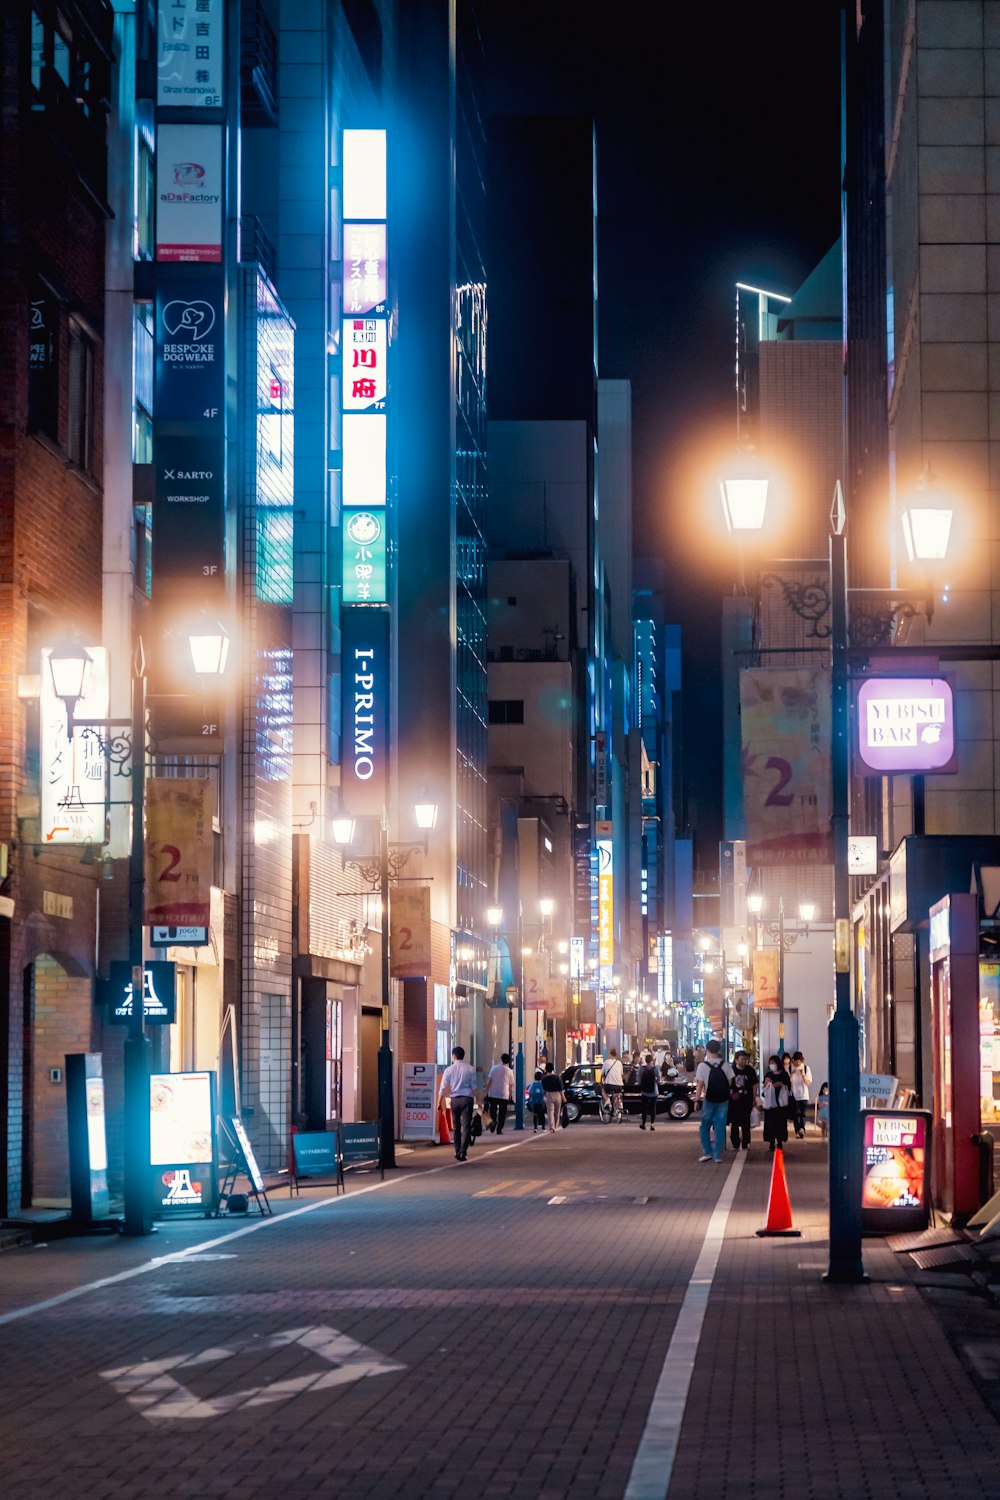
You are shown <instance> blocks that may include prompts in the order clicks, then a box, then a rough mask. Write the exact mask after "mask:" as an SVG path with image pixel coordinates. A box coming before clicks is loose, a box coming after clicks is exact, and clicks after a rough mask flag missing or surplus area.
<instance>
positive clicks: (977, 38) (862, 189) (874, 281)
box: [845, 0, 1000, 1119]
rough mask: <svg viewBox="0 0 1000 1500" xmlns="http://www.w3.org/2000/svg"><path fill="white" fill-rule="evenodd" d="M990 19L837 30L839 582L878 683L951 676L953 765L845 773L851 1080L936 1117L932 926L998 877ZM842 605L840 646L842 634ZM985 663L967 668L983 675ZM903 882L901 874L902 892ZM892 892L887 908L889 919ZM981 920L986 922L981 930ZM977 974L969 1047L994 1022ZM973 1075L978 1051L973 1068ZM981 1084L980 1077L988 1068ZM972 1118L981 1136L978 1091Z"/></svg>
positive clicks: (948, 13) (884, 1)
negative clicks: (942, 550)
mask: <svg viewBox="0 0 1000 1500" xmlns="http://www.w3.org/2000/svg"><path fill="white" fill-rule="evenodd" d="M998 24H1000V23H998V17H997V14H996V7H995V6H994V5H991V4H986V3H982V0H960V3H957V4H949V5H934V4H927V3H918V4H916V5H905V4H902V3H896V0H865V3H863V4H862V5H860V6H859V7H858V15H857V24H856V25H855V26H852V27H849V28H848V33H847V50H846V71H845V98H846V147H847V149H846V162H845V167H846V171H845V188H846V226H847V232H846V243H847V255H846V286H847V330H846V331H847V349H848V359H847V431H848V466H847V473H848V485H847V501H848V517H849V526H850V532H849V535H850V544H849V547H850V552H849V568H850V581H851V583H852V585H853V584H855V583H863V584H865V585H869V586H875V587H879V588H881V589H882V590H883V591H884V597H885V600H886V603H885V606H884V608H883V610H882V618H883V626H884V628H883V630H882V633H881V636H880V644H881V645H882V646H883V647H884V650H883V655H882V660H881V662H880V663H879V667H880V670H881V671H883V672H892V671H894V670H895V671H897V672H902V671H904V670H906V667H907V665H909V670H911V671H914V670H916V668H915V667H914V666H913V665H912V664H907V663H906V658H905V656H904V655H903V653H902V652H900V654H899V655H898V656H897V657H896V661H898V662H899V663H900V666H899V667H896V666H895V663H894V661H893V651H894V649H895V648H898V647H904V648H908V652H909V654H910V655H913V654H916V655H918V656H919V657H921V658H922V667H923V675H926V674H927V673H933V674H934V675H938V674H940V675H941V676H946V677H947V678H948V680H949V682H950V684H951V686H952V689H953V692H954V709H955V757H954V762H953V764H952V767H951V768H950V769H949V770H948V771H947V772H945V773H928V774H920V773H919V772H918V773H916V774H911V773H912V772H913V767H912V765H911V766H910V768H909V770H907V769H905V768H903V769H901V770H900V771H899V772H898V773H896V774H891V775H890V774H878V773H877V772H873V771H872V770H870V769H869V768H868V767H867V766H865V765H863V764H861V762H860V760H856V762H855V779H854V786H853V797H852V832H858V833H864V834H867V835H869V836H872V837H874V838H875V839H876V841H877V849H878V855H879V857H878V868H877V872H876V873H875V875H874V878H873V877H872V875H868V876H866V877H864V878H861V879H858V880H857V882H856V887H855V892H854V894H855V900H856V902H857V905H856V912H857V915H858V920H857V921H856V923H855V932H854V937H855V944H854V947H855V953H856V968H855V976H854V979H855V999H856V1006H857V1010H858V1015H859V1020H860V1022H861V1026H862V1037H863V1046H864V1061H865V1063H866V1064H867V1065H869V1066H871V1067H875V1068H882V1069H884V1070H885V1071H887V1072H892V1073H895V1074H897V1075H898V1076H899V1078H900V1080H901V1081H902V1082H903V1083H904V1084H905V1085H906V1086H908V1087H911V1088H914V1089H915V1091H916V1094H917V1096H918V1098H919V1099H920V1100H921V1102H924V1103H929V1102H931V1092H932V1079H933V1076H934V1066H935V1064H934V1048H933V1030H934V1014H935V1013H934V1012H933V1010H932V996H931V993H930V986H929V976H930V958H929V953H930V942H931V940H930V934H929V924H928V911H929V907H930V906H931V905H932V904H933V903H934V902H935V901H937V900H938V899H940V898H941V897H943V896H944V895H946V894H948V893H949V892H951V891H968V890H969V888H970V871H971V870H972V867H973V866H974V865H976V864H978V863H980V862H982V861H986V862H987V863H995V862H996V861H997V859H998V858H1000V844H998V842H997V835H998V834H1000V822H998V818H1000V799H998V788H997V775H996V765H995V746H996V740H997V733H998V726H997V721H996V704H995V693H994V692H993V688H994V686H995V683H994V675H995V668H994V667H991V666H990V664H989V658H990V657H991V656H992V655H994V654H995V651H996V643H997V625H996V620H997V601H998V591H1000V578H998V575H997V561H996V557H995V547H994V543H993V539H994V535H995V520H994V516H995V513H996V493H995V491H996V486H997V474H996V466H995V441H996V431H995V429H994V426H993V417H994V414H995V410H994V407H995V403H994V397H993V374H994V370H995V367H996V358H997V353H998V339H1000V329H998V326H997V323H996V318H995V300H996V299H995V295H994V294H995V292H996V290H997V286H998V283H997V276H998V274H1000V273H998V267H997V262H996V254H997V251H996V238H997V235H996V224H995V215H994V204H995V199H994V197H993V196H992V189H993V178H992V171H993V168H992V154H993V152H994V150H995V147H994V142H995V140H996V134H995V126H994V124H993V111H994V96H995V83H994V79H993V62H992V60H993V58H994V56H995V50H994V49H995V48H996V46H997V45H998V38H1000V32H998ZM921 484H923V488H924V491H925V492H926V491H927V490H930V491H937V492H938V493H939V494H941V495H943V496H944V497H945V499H946V502H947V503H949V504H952V505H953V506H954V521H953V523H952V529H951V540H950V546H949V550H948V554H947V561H946V563H945V565H944V567H943V568H940V569H937V570H936V571H928V570H925V569H918V568H915V567H914V566H913V565H912V564H911V563H910V561H909V559H908V558H907V555H906V549H905V547H904V545H903V543H904V536H903V531H902V526H901V517H902V514H903V512H904V510H905V508H906V507H907V505H908V503H909V502H910V500H911V499H913V498H914V496H915V495H918V494H919V492H920V488H921ZM853 615H854V610H853V607H852V631H853V632H854V634H855V637H857V630H856V628H855V625H854V619H853ZM984 657H985V658H987V659H983V658H984ZM904 870H908V871H909V874H908V875H906V874H904ZM890 887H891V888H892V890H893V891H894V892H895V894H894V897H893V900H892V902H891V903H890V901H889V892H890ZM987 915H989V913H987ZM991 993H992V992H991V990H990V988H989V983H988V981H987V980H986V979H985V975H984V988H983V991H982V997H983V1001H984V1009H983V1014H982V1026H983V1030H984V1035H988V1036H990V1037H992V1035H993V1034H994V1032H995V1030H996V1028H997V1026H998V1024H1000V1010H998V1009H997V1007H996V1006H995V1005H994V1006H992V1007H991V1006H990V1003H989V1002H990V995H991ZM984 1058H985V1053H984ZM983 1067H984V1068H985V1071H986V1074H987V1075H988V1074H989V1065H988V1063H986V1062H985V1061H984V1062H983ZM981 1093H982V1095H983V1110H984V1115H983V1117H984V1119H987V1118H989V1119H995V1118H996V1115H997V1107H996V1105H995V1103H994V1101H993V1098H992V1093H993V1085H992V1081H991V1080H990V1081H989V1082H987V1081H985V1079H984V1081H983V1083H982V1086H981Z"/></svg>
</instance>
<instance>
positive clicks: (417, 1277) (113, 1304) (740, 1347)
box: [0, 1121, 1000, 1500]
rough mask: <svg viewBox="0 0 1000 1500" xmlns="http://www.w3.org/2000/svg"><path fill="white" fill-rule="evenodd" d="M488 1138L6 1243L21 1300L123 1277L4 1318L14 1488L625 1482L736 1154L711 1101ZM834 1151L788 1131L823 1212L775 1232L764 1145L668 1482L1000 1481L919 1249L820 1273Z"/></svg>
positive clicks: (141, 1492)
mask: <svg viewBox="0 0 1000 1500" xmlns="http://www.w3.org/2000/svg"><path fill="white" fill-rule="evenodd" d="M508 1135H509V1142H508ZM487 1140H488V1144H480V1145H479V1146H477V1147H476V1148H475V1151H474V1153H473V1160H471V1161H470V1163H469V1164H468V1165H466V1166H458V1165H455V1164H453V1162H452V1160H451V1157H450V1153H448V1152H447V1149H446V1148H443V1149H441V1150H438V1151H430V1150H423V1151H414V1152H412V1153H410V1154H409V1155H407V1156H402V1157H401V1158H400V1162H401V1166H400V1169H399V1171H398V1172H397V1173H396V1174H395V1175H394V1177H393V1180H392V1181H391V1182H387V1184H386V1186H385V1187H377V1186H374V1185H375V1184H377V1178H371V1177H358V1178H357V1179H355V1180H354V1182H353V1183H352V1185H351V1190H350V1192H349V1193H348V1195H347V1197H346V1198H343V1199H341V1201H340V1202H339V1203H334V1202H332V1201H329V1200H330V1198H331V1191H330V1190H321V1189H318V1188H313V1189H311V1190H310V1191H309V1192H308V1193H304V1194H303V1197H302V1198H301V1199H296V1200H292V1201H291V1203H289V1201H288V1199H287V1195H286V1194H285V1193H284V1192H283V1193H281V1194H279V1195H277V1196H276V1198H275V1204H276V1208H277V1209H278V1214H277V1216H276V1218H275V1220H274V1221H272V1222H268V1223H267V1224H265V1225H264V1226H263V1227H261V1228H259V1229H257V1228H253V1226H255V1225H256V1224H258V1223H260V1221H259V1220H256V1219H249V1220H237V1221H232V1222H226V1221H224V1220H222V1221H212V1222H208V1223H206V1221H204V1220H191V1221H190V1222H189V1223H187V1224H184V1225H177V1224H175V1225H172V1226H170V1227H169V1228H168V1229H164V1230H161V1231H160V1232H159V1233H158V1235H157V1236H156V1238H155V1240H154V1241H153V1242H152V1243H150V1242H131V1243H129V1242H123V1241H120V1240H117V1239H114V1238H99V1239H96V1238H92V1239H76V1240H72V1241H64V1242H61V1243H60V1242H53V1243H52V1244H50V1245H49V1246H48V1247H47V1248H44V1249H42V1248H30V1249H23V1250H22V1249H18V1250H11V1251H8V1252H6V1253H4V1254H3V1255H2V1256H0V1316H2V1315H3V1314H10V1313H12V1312H17V1310H18V1309H24V1308H29V1307H31V1306H32V1305H34V1304H36V1303H39V1302H42V1301H43V1300H44V1299H53V1298H56V1297H58V1296H60V1294H64V1293H66V1292H70V1291H72V1289H73V1288H75V1287H80V1286H84V1285H85V1284H87V1283H91V1282H95V1281H105V1282H106V1283H107V1284H105V1285H103V1286H97V1287H92V1288H91V1289H89V1290H86V1291H84V1292H83V1294H82V1295H79V1296H75V1297H70V1298H68V1299H67V1300H63V1301H61V1302H58V1303H56V1304H55V1305H52V1306H50V1307H47V1308H41V1309H38V1310H35V1311H33V1312H30V1313H29V1314H28V1315H27V1316H24V1317H16V1318H14V1319H13V1320H9V1319H8V1320H6V1321H4V1322H3V1323H0V1350H2V1358H0V1454H2V1459H0V1495H2V1496H3V1500H29V1497H30V1500H112V1497H113V1500H139V1497H144V1500H145V1497H152V1496H178V1497H183V1500H208V1497H212V1500H216V1497H234V1500H235V1497H237V1496H239V1497H249V1500H253V1497H271V1496H280V1497H281V1500H297V1497H300V1496H301V1497H305V1496H344V1497H349V1500H390V1497H392V1500H395V1497H398V1496H406V1497H407V1500H417V1497H421V1496H430V1495H435V1496H444V1497H446V1496H449V1495H459V1494H461V1495H462V1496H463V1497H464V1496H468V1495H473V1496H476V1497H493V1496H496V1497H500V1496H508V1495H515V1496H517V1497H519V1500H557V1497H562V1496H569V1495H572V1496H574V1497H577V1496H581V1495H586V1496H587V1497H596V1500H620V1497H622V1496H624V1494H625V1492H626V1487H627V1485H628V1483H629V1476H630V1473H631V1470H632V1464H633V1460H634V1457H635V1454H636V1450H637V1448H638V1446H639V1443H640V1440H641V1439H642V1436H643V1432H644V1429H645V1427H646V1422H647V1416H648V1413H649V1409H650V1403H651V1400H652V1398H653V1393H654V1390H655V1389H656V1386H657V1381H658V1379H659V1377H660V1372H661V1368H662V1367H663V1363H664V1357H665V1355H666V1352H667V1349H668V1346H669V1345H670V1340H671V1336H672V1334H673V1331H674V1326H675V1322H676V1319H677V1315H678V1310H679V1308H680V1306H681V1303H682V1301H683V1299H684V1296H685V1293H686V1291H687V1288H688V1284H689V1282H690V1279H691V1275H692V1271H693V1268H694V1265H695V1262H696V1261H697V1259H698V1255H699V1252H700V1250H701V1247H702V1244H703V1242H704V1240H705V1235H706V1230H707V1227H708V1221H709V1217H710V1215H711V1212H712V1209H713V1208H714V1206H715V1203H716V1200H717V1199H718V1197H719V1194H720V1192H721V1191H722V1188H723V1184H724V1183H725V1182H726V1180H727V1178H728V1176H729V1171H730V1166H729V1165H728V1163H731V1162H732V1160H733V1158H732V1157H729V1158H727V1166H726V1168H725V1169H723V1168H718V1167H715V1166H712V1165H711V1164H709V1165H701V1164H699V1163H698V1161H697V1156H698V1146H697V1135H696V1130H695V1127H694V1125H693V1124H692V1123H688V1124H683V1125H664V1126H662V1127H661V1128H660V1129H658V1130H657V1132H656V1134H655V1136H650V1135H649V1134H646V1135H643V1134H641V1133H640V1132H639V1130H638V1128H637V1126H636V1125H635V1124H634V1123H630V1124H627V1125H624V1126H620V1127H616V1126H612V1127H603V1126H601V1125H599V1124H597V1123H596V1122H589V1121H588V1122H584V1123H582V1124H580V1125H578V1126H575V1127H573V1128H572V1129H570V1130H569V1131H565V1132H562V1133H560V1134H559V1135H558V1136H556V1137H554V1138H553V1137H549V1136H542V1137H539V1138H537V1139H533V1138H532V1137H531V1135H530V1133H529V1134H528V1135H527V1137H526V1138H522V1139H520V1140H519V1138H518V1137H516V1136H515V1135H513V1134H510V1133H509V1132H508V1134H507V1135H505V1137H504V1141H503V1143H502V1146H503V1147H504V1148H507V1149H498V1147H497V1143H495V1142H492V1141H489V1138H487ZM515 1142H516V1143H517V1144H514V1143H515ZM509 1147H512V1149H510V1148H509ZM823 1151H824V1148H823V1147H822V1145H821V1144H820V1143H819V1142H818V1141H808V1142H805V1143H798V1142H793V1143H791V1145H790V1148H789V1151H788V1176H789V1183H790V1190H791V1196H792V1205H793V1209H794V1211H795V1215H796V1222H797V1224H798V1225H799V1227H801V1228H802V1229H803V1231H804V1232H803V1237H802V1238H801V1239H797V1240H796V1239H788V1240H759V1239H757V1238H756V1237H755V1236H754V1232H753V1231H754V1229H756V1228H758V1227H759V1226H760V1225H761V1224H762V1223H763V1221H764V1206H765V1201H766V1196H767V1187H768V1182H769V1174H770V1165H769V1160H768V1158H767V1156H766V1154H765V1153H764V1152H763V1151H761V1150H760V1148H759V1147H755V1149H754V1150H752V1151H751V1153H750V1155H749V1158H748V1160H747V1161H746V1162H745V1164H744V1169H743V1171H742V1175H741V1177H740V1179H739V1183H738V1187H737V1193H736V1198H735V1202H734V1205H733V1209H732V1212H731V1213H730V1216H729V1220H728V1225H727V1229H726V1239H725V1243H724V1245H723V1247H722V1252H721V1256H720V1259H719V1264H718V1270H717V1273H716V1279H715V1283H714V1285H713V1288H712V1292H711V1296H710V1299H709V1305H708V1310H707V1314H706V1317H705V1321H704V1327H703V1330H702V1337H701V1342H700V1346H699V1347H698V1351H697V1358H696V1361H695V1365H694V1372H693V1378H692V1382H691V1387H690V1395H689V1399H688V1401H687V1406H686V1409H685V1412H684V1420H683V1426H682V1428H681V1436H680V1443H679V1449H678V1452H677V1458H676V1463H675V1465H674V1468H673V1475H672V1480H671V1483H670V1488H669V1497H670V1500H701V1497H705V1500H708V1497H710V1496H711V1497H717V1496H720V1495H726V1494H731V1495H734V1496H735V1495H740V1496H746V1497H750V1500H757V1497H760V1500H764V1497H767V1500H785V1497H787V1500H793V1497H794V1500H827V1497H829V1500H833V1497H845V1500H854V1497H864V1496H867V1495H871V1496H873V1497H875V1496H877V1497H878V1500H897V1497H898V1500H918V1497H919V1500H940V1497H942V1496H949V1495H950V1494H951V1493H952V1492H953V1491H957V1490H958V1488H959V1487H961V1491H962V1492H963V1493H966V1492H969V1491H970V1490H971V1491H972V1492H978V1493H982V1494H993V1493H996V1477H995V1476H996V1473H997V1464H998V1458H1000V1429H998V1425H997V1423H996V1421H995V1419H994V1417H993V1416H992V1415H991V1414H990V1412H989V1411H988V1409H987V1407H986V1406H985V1405H984V1404H983V1402H982V1400H981V1398H980V1396H979V1394H978V1392H977V1389H976V1387H975V1385H974V1384H973V1382H972V1380H971V1378H970V1376H969V1375H968V1374H967V1373H966V1371H965V1369H964V1368H963V1365H962V1363H961V1362H960V1360H959V1358H958V1356H957V1355H956V1354H955V1353H954V1352H953V1350H952V1347H951V1345H950V1344H949V1342H948V1340H947V1339H946V1337H945V1335H944V1333H943V1331H942V1329H941V1327H940V1325H939V1323H938V1320H937V1318H936V1317H935V1315H934V1313H933V1311H932V1310H931V1307H930V1305H929V1304H928V1303H927V1302H926V1301H925V1300H924V1298H923V1297H922V1295H921V1293H920V1292H919V1291H918V1290H917V1289H916V1287H915V1286H914V1285H913V1284H912V1282H910V1281H909V1280H908V1279H907V1278H908V1276H909V1271H908V1269H907V1265H906V1264H904V1263H903V1261H904V1258H903V1257H899V1256H895V1255H893V1254H892V1253H891V1252H890V1251H888V1250H887V1249H886V1248H885V1247H884V1245H883V1244H882V1242H880V1241H876V1242H866V1262H867V1265H868V1269H869V1272H870V1273H871V1276H872V1281H871V1283H870V1284H869V1285H868V1286H864V1287H858V1288H827V1287H824V1286H823V1285H822V1283H821V1282H820V1272H821V1270H822V1268H823V1264H824V1244H823V1238H824V1234H825V1224H824V1212H825V1204H824V1199H823V1193H824V1188H825V1159H824V1155H823ZM373 1187H374V1190H372V1189H373ZM314 1205H315V1206H314ZM303 1208H305V1209H306V1210H307V1211H306V1212H297V1211H298V1210H300V1209H303ZM247 1228H250V1229H251V1232H249V1233H240V1232H239V1230H241V1229H243V1230H245V1229H247ZM234 1229H235V1230H236V1231H237V1232H236V1233H235V1234H234ZM192 1247H201V1249H200V1250H199V1252H198V1253H196V1254H190V1255H184V1254H183V1253H182V1254H180V1255H177V1258H175V1259H163V1258H162V1257H169V1256H172V1255H175V1254H176V1252H183V1251H184V1250H185V1249H191V1248H192ZM154 1256H155V1257H159V1258H160V1259H158V1260H157V1262H156V1263H155V1264H152V1266H151V1268H150V1269H143V1268H144V1267H148V1266H150V1263H151V1261H152V1258H153V1257H154ZM122 1273H124V1274H122ZM132 1273H137V1274H132ZM112 1277H118V1278H119V1279H118V1280H115V1281H113V1282H112V1281H110V1280H109V1279H110V1278H112ZM775 1331H776V1332H777V1347H778V1349H779V1350H780V1354H779V1357H778V1358H777V1359H776V1358H775V1355H774V1353H773V1352H772V1345H771V1344H770V1343H769V1339H770V1338H771V1336H773V1335H774V1333H775ZM779 1455H780V1457H779ZM665 1492H666V1480H665V1479H664V1485H663V1488H662V1489H661V1491H660V1493H661V1494H662V1493H665Z"/></svg>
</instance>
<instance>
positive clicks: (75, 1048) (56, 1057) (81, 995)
mask: <svg viewBox="0 0 1000 1500" xmlns="http://www.w3.org/2000/svg"><path fill="white" fill-rule="evenodd" d="M91 997H92V982H91V980H90V978H89V977H87V976H82V977H78V976H76V975H72V974H68V973H67V972H66V970H65V969H64V968H63V967H62V965H61V964H60V963H59V962H58V960H57V959H55V958H52V957H51V955H49V954H47V953H45V954H42V955H41V956H40V957H39V958H37V959H36V960H35V965H34V983H33V985H32V996H31V999H32V1022H33V1024H32V1036H33V1052H32V1067H31V1082H32V1090H33V1104H32V1122H31V1124H32V1131H31V1136H32V1140H31V1153H32V1165H33V1172H32V1177H33V1184H32V1186H33V1194H32V1196H33V1201H34V1202H35V1203H46V1202H57V1203H62V1202H66V1203H68V1202H69V1146H68V1141H67V1127H66V1080H65V1075H64V1076H63V1081H62V1082H61V1083H58V1084H54V1083H51V1082H50V1080H49V1069H50V1068H64V1067H65V1054H66V1053H67V1052H89V1051H91V1050H92V1048H93V1045H94V1040H93V1013H94V1007H93V1001H92V998H91Z"/></svg>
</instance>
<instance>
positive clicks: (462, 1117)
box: [438, 1047, 479, 1161]
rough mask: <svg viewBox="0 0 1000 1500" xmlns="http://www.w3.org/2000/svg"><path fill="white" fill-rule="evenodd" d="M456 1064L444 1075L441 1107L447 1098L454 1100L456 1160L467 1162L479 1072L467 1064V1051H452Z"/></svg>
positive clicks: (439, 1095) (453, 1118)
mask: <svg viewBox="0 0 1000 1500" xmlns="http://www.w3.org/2000/svg"><path fill="white" fill-rule="evenodd" d="M451 1055H452V1057H453V1058H454V1061H453V1062H452V1063H450V1064H449V1066H448V1067H447V1068H445V1070H444V1072H443V1073H442V1074H441V1087H440V1088H439V1089H438V1103H439V1104H440V1103H441V1101H442V1099H443V1098H444V1096H445V1094H448V1095H449V1097H450V1098H451V1123H452V1134H453V1136H454V1137H455V1160H456V1161H466V1160H468V1153H469V1142H470V1140H471V1139H472V1110H473V1106H474V1105H475V1102H476V1097H477V1095H478V1092H479V1090H478V1088H477V1087H476V1070H475V1068H474V1067H473V1066H472V1064H471V1063H467V1062H466V1061H465V1048H464V1047H453V1048H452V1049H451Z"/></svg>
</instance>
